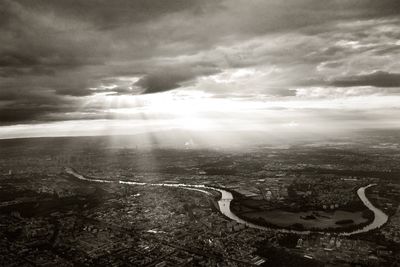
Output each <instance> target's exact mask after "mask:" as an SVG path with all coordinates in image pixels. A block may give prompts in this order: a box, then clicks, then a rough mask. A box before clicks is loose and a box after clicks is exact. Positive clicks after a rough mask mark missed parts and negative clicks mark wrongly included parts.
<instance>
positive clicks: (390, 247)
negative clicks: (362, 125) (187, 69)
mask: <svg viewBox="0 0 400 267" xmlns="http://www.w3.org/2000/svg"><path fill="white" fill-rule="evenodd" d="M174 134H175V135H178V134H177V133H174ZM181 136H183V134H182V133H181ZM139 137H140V136H139ZM139 137H138V136H124V137H119V138H118V140H119V141H118V142H115V140H114V142H111V140H112V139H115V138H111V137H66V138H63V137H59V138H31V139H11V140H2V141H0V144H1V147H2V149H1V151H0V153H1V154H0V157H1V158H0V170H1V179H0V192H1V193H0V201H1V205H0V229H1V231H0V240H1V243H0V251H1V253H0V255H1V256H0V262H1V265H2V266H158V267H160V266H398V265H399V263H400V250H399V249H400V246H399V245H400V210H399V202H400V184H399V180H398V177H399V175H400V168H399V165H398V162H399V158H400V154H399V146H400V145H399V143H400V135H399V133H398V132H396V131H383V130H382V131H367V132H362V133H359V134H358V136H357V138H356V139H357V141H354V140H351V139H350V138H346V137H344V138H342V139H331V140H329V141H324V142H322V141H321V142H308V141H304V142H298V143H296V144H290V145H284V146H283V145H269V146H268V145H264V146H261V145H254V146H252V147H247V148H246V149H243V148H242V149H228V148H224V147H217V146H216V147H214V148H207V149H201V148H197V147H196V146H195V145H194V143H195V142H196V141H195V140H193V139H192V140H191V142H190V143H191V144H190V145H189V144H188V142H185V141H184V140H182V142H181V143H182V145H180V146H179V145H177V144H174V143H170V144H167V143H165V144H164V145H159V144H151V143H148V144H147V145H140V144H137V143H134V142H132V140H139V139H140V138H139ZM126 140H129V141H130V143H129V144H127V143H126ZM368 185H370V186H369V187H368ZM360 188H365V192H364V195H363V196H362V194H361V193H360V190H359V189H360ZM362 197H364V198H362ZM228 198H230V199H228ZM365 201H367V202H368V201H369V202H370V204H371V205H368V203H366V202H365ZM226 205H229V207H226ZM376 211H378V213H377V212H376ZM379 212H380V213H379ZM377 217H378V218H377Z"/></svg>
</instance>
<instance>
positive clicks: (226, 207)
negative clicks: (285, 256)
mask: <svg viewBox="0 0 400 267" xmlns="http://www.w3.org/2000/svg"><path fill="white" fill-rule="evenodd" d="M66 172H67V173H68V174H71V175H73V176H74V177H76V178H78V179H80V180H84V181H89V182H97V183H115V182H118V183H120V184H128V185H150V186H164V187H179V188H182V189H186V190H193V191H198V192H201V193H204V194H207V195H210V192H208V191H207V190H214V191H218V192H219V193H221V199H220V200H219V201H218V206H219V210H220V212H221V213H222V214H223V215H225V216H226V217H228V218H229V219H231V220H234V221H236V222H238V223H241V224H244V225H246V226H247V227H250V228H255V229H259V230H275V231H279V232H283V233H296V234H310V233H320V234H324V233H325V232H323V231H297V230H288V229H281V228H273V229H272V228H269V227H265V226H261V225H257V224H254V223H251V222H249V221H246V220H243V219H241V218H239V217H238V216H237V215H236V214H234V213H233V212H232V211H231V201H232V200H233V195H232V193H231V192H229V191H227V190H224V189H221V188H216V187H211V186H206V185H190V184H166V183H142V182H131V181H122V180H119V181H111V180H105V179H90V178H86V177H85V176H83V175H81V174H79V173H77V172H76V171H74V170H73V169H71V168H66ZM375 185H376V184H369V185H367V186H363V187H360V188H359V189H358V190H357V195H358V197H359V198H360V199H361V201H362V202H363V203H364V205H365V206H366V207H367V208H368V209H369V210H371V211H372V212H373V213H374V220H373V221H372V222H371V223H370V224H368V225H366V226H364V227H363V228H361V229H358V230H354V231H351V232H339V233H338V235H342V236H350V235H355V234H360V233H366V232H369V231H371V230H374V229H377V228H380V227H381V226H383V225H384V224H385V223H386V222H387V220H388V216H387V215H386V214H385V213H384V212H383V211H381V210H380V209H378V208H377V207H375V206H374V205H373V204H372V203H371V202H370V201H369V200H368V198H367V196H366V195H365V190H366V189H367V188H369V187H371V186H375Z"/></svg>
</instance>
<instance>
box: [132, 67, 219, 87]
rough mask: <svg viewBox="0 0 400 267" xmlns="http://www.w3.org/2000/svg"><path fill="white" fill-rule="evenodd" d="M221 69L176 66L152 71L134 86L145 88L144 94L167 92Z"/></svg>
mask: <svg viewBox="0 0 400 267" xmlns="http://www.w3.org/2000/svg"><path fill="white" fill-rule="evenodd" d="M218 71H219V70H218V69H217V68H215V67H212V66H201V65H195V66H174V67H167V68H163V69H160V70H157V71H154V72H151V73H149V74H147V75H145V76H144V77H143V78H141V79H140V80H139V81H137V82H136V83H135V84H134V86H138V87H140V88H142V89H143V92H142V93H143V94H152V93H159V92H165V91H168V90H172V89H176V88H179V87H181V86H182V84H183V83H184V82H190V81H193V80H194V79H196V78H197V77H199V76H203V75H211V74H214V73H217V72H218Z"/></svg>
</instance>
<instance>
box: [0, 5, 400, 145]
mask: <svg viewBox="0 0 400 267" xmlns="http://www.w3.org/2000/svg"><path fill="white" fill-rule="evenodd" d="M399 14H400V1H398V0H379V1H376V0H363V1H361V0H331V1H324V0H286V1H282V0H268V1H265V0H262V1H261V0H253V1H247V0H208V1H205V0H175V1H172V0H133V1H131V0H113V1H109V0H81V1H78V0H58V1H54V0H35V1H32V0H0V138H14V137H30V136H64V135H104V134H106V135H108V134H110V135H118V134H124V135H127V134H135V133H145V132H152V131H165V130H169V129H184V130H190V131H196V132H202V131H203V132H207V131H209V132H212V131H232V132H234V131H249V132H251V131H274V132H276V133H279V132H288V131H298V132H318V133H324V132H335V131H347V130H357V129H367V128H368V129H370V128H398V127H399V126H400V119H399V118H400V16H399Z"/></svg>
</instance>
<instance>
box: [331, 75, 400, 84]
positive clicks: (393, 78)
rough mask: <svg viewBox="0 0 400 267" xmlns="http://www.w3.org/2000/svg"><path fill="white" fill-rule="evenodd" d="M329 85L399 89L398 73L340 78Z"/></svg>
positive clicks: (399, 78)
mask: <svg viewBox="0 0 400 267" xmlns="http://www.w3.org/2000/svg"><path fill="white" fill-rule="evenodd" d="M331 85H333V86H337V87H353V86H374V87H400V73H390V72H385V71H375V72H373V73H370V74H365V75H354V76H345V77H340V78H337V79H336V80H334V81H333V82H332V83H331Z"/></svg>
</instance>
